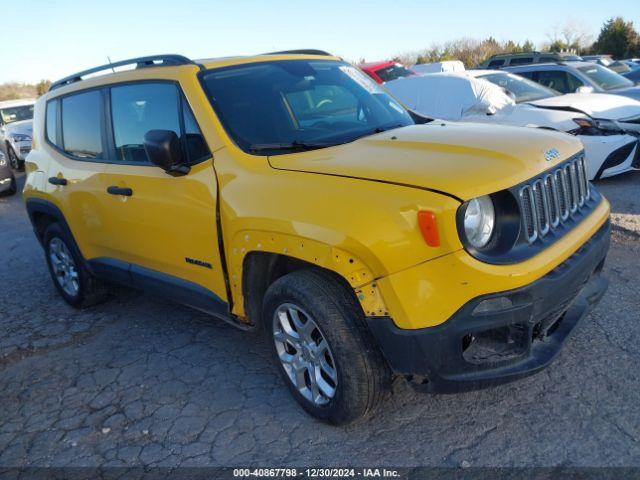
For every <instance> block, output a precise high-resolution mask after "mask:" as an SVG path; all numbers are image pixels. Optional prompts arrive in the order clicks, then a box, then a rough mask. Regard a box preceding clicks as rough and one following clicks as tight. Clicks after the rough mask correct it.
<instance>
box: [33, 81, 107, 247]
mask: <svg viewBox="0 0 640 480" xmlns="http://www.w3.org/2000/svg"><path fill="white" fill-rule="evenodd" d="M103 110H104V91H103V90H101V89H92V90H85V91H81V92H78V93H72V94H68V95H64V96H62V97H60V98H55V99H53V100H49V101H48V102H47V105H46V112H45V117H46V119H45V139H46V141H45V145H44V146H43V148H45V149H47V150H48V156H49V157H50V158H51V159H52V161H51V162H50V165H49V172H48V174H47V178H48V181H47V189H48V190H47V191H48V193H49V194H50V198H51V199H52V200H53V202H54V203H55V204H56V206H57V207H58V208H59V209H60V210H61V211H62V213H63V215H64V218H65V220H66V222H67V224H68V225H69V227H70V229H71V232H72V234H73V236H74V238H75V240H76V243H77V244H78V247H79V248H80V251H81V253H82V255H83V256H84V257H85V258H86V259H92V258H96V257H101V256H103V255H104V253H105V252H104V249H103V246H104V245H103V240H104V235H105V230H104V224H105V215H106V214H107V212H105V200H106V193H105V185H104V183H103V182H104V177H103V174H104V172H105V169H106V163H105V161H106V158H107V156H108V155H107V144H106V139H105V124H104V116H103Z"/></svg>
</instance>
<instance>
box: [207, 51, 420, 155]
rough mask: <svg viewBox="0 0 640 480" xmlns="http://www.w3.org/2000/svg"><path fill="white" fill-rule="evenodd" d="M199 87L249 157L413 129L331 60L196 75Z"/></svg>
mask: <svg viewBox="0 0 640 480" xmlns="http://www.w3.org/2000/svg"><path fill="white" fill-rule="evenodd" d="M202 82H203V85H204V87H205V89H206V91H207V93H208V96H209V99H210V101H211V104H212V105H213V108H214V109H215V111H216V113H217V115H218V117H219V118H220V120H221V122H222V123H223V125H224V127H225V129H226V130H227V132H228V133H229V135H230V136H231V137H232V138H233V140H234V141H235V142H236V144H237V145H238V146H239V147H240V148H242V149H243V150H244V151H246V152H248V153H252V154H257V155H271V154H274V155H275V154H278V153H287V152H290V151H293V150H305V149H312V148H322V147H328V146H332V145H337V144H341V143H347V142H351V141H354V140H356V139H358V138H361V137H364V136H366V135H372V134H374V133H379V132H382V131H384V130H389V129H391V128H397V127H401V126H405V125H410V124H413V123H414V121H413V120H412V118H411V116H410V115H409V114H408V112H407V111H406V110H405V109H404V108H402V107H401V106H400V105H399V104H398V103H397V102H396V101H395V100H393V99H392V98H391V97H390V96H389V95H387V94H386V93H384V92H383V91H382V89H380V87H378V85H377V84H376V83H374V82H373V81H372V80H371V79H369V77H367V76H366V75H365V74H363V73H362V72H361V71H360V70H358V69H357V68H355V67H353V66H351V65H348V64H346V63H343V62H338V61H328V60H285V61H273V62H260V63H251V64H243V65H235V66H232V67H225V68H218V69H213V70H209V71H207V72H204V73H203V74H202Z"/></svg>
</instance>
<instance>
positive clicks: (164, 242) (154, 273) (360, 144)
mask: <svg viewBox="0 0 640 480" xmlns="http://www.w3.org/2000/svg"><path fill="white" fill-rule="evenodd" d="M127 66H129V67H133V68H128V69H127ZM112 68H113V73H111V69H112ZM105 70H108V73H107V74H104V75H98V74H99V73H100V72H101V71H102V73H104V71H105ZM116 70H118V71H116ZM27 170H28V177H27V181H26V185H25V189H24V197H25V199H26V206H27V210H28V213H29V216H30V218H31V221H32V223H33V226H34V230H35V233H36V235H37V237H38V239H39V240H40V242H41V243H42V246H43V248H44V252H45V258H46V261H47V264H48V267H49V270H50V272H51V276H52V278H53V283H54V284H55V286H56V288H57V289H58V291H59V292H60V294H61V295H62V297H63V298H64V299H65V300H66V301H67V302H68V303H69V304H71V305H73V306H76V307H86V306H88V305H90V304H92V303H95V302H97V301H98V300H101V299H103V298H104V296H105V292H106V285H108V284H109V283H113V282H116V283H120V284H124V285H127V286H130V287H133V288H139V289H143V290H147V291H150V292H153V293H156V294H159V295H162V296H164V297H166V298H171V299H174V300H176V301H178V302H181V303H184V304H186V305H190V306H192V307H195V308H197V309H199V310H202V311H205V312H209V313H211V314H213V315H215V316H218V317H221V318H224V319H226V320H228V321H230V322H232V323H233V324H235V325H237V326H239V327H241V328H245V329H258V328H259V329H262V330H264V332H265V334H266V336H267V338H268V342H269V345H270V348H271V349H272V352H273V358H274V360H275V363H276V364H277V366H278V369H279V370H280V372H281V373H282V376H283V378H284V381H285V383H286V384H287V385H288V387H289V388H290V390H291V392H292V394H293V396H294V397H295V398H296V400H297V401H298V402H299V403H300V404H301V405H302V406H303V407H304V409H305V410H307V411H308V412H309V413H311V414H312V415H314V416H316V417H318V418H320V419H323V420H326V421H329V422H332V423H344V422H347V421H350V420H354V419H356V418H358V417H360V416H362V415H363V414H365V413H366V412H368V411H369V410H371V409H372V408H373V407H374V405H375V404H376V402H378V401H379V400H380V398H381V397H382V396H383V393H384V392H385V390H386V389H387V388H388V386H389V382H390V379H391V378H392V376H393V375H401V376H404V377H405V378H406V379H407V380H408V381H410V382H412V383H413V384H414V385H415V386H416V387H418V388H421V389H424V390H427V391H431V392H456V391H465V390H469V389H475V388H481V387H485V386H488V385H495V384H499V383H503V382H506V381H510V380H513V379H517V378H520V377H524V376H526V375H529V374H532V373H534V372H536V371H538V370H540V369H542V368H544V367H545V366H547V365H548V364H549V363H550V362H551V361H552V360H553V358H554V357H555V356H556V355H557V354H558V352H559V351H560V349H561V347H562V345H563V344H564V342H565V340H566V339H567V338H568V336H569V334H570V332H571V331H572V330H573V328H574V327H575V326H576V324H577V323H578V322H579V320H580V319H581V318H582V317H583V316H584V315H585V313H586V312H587V310H588V309H589V307H590V305H593V304H594V303H595V302H597V301H598V300H599V298H600V297H601V296H602V294H603V293H604V291H605V289H606V285H607V282H606V280H605V278H604V277H603V276H602V275H601V270H602V265H603V262H604V259H605V256H606V254H607V250H608V246H609V235H610V226H609V205H608V203H607V201H606V200H605V199H604V198H603V197H602V196H601V195H600V194H599V193H598V192H597V191H596V190H595V189H594V188H593V187H592V186H591V185H590V184H589V183H588V181H587V180H586V177H585V164H584V158H583V152H582V147H581V144H580V143H579V142H578V141H577V140H575V139H574V138H572V137H571V136H568V135H564V134H561V133H556V132H551V131H545V130H538V129H533V128H515V127H513V128H512V127H496V126H488V125H472V124H468V125H464V124H455V123H454V124H450V123H446V122H441V121H433V120H430V119H426V118H423V117H420V116H418V115H416V114H415V113H413V112H409V111H407V110H406V109H405V108H403V107H402V106H401V105H400V104H399V103H398V102H396V101H395V100H394V99H393V98H391V97H389V96H388V95H387V94H386V93H384V91H382V90H381V89H380V88H379V87H378V86H377V85H376V84H375V83H373V82H372V81H371V80H370V79H369V78H368V77H366V76H365V75H364V74H362V73H361V72H360V71H359V70H357V69H356V68H355V67H353V66H351V65H349V64H348V63H345V62H343V61H341V60H340V59H339V58H336V57H332V56H330V55H328V54H325V53H323V52H320V51H293V52H278V53H275V54H265V55H260V56H254V57H242V58H224V59H213V60H202V61H197V62H196V61H192V60H189V59H187V58H185V57H181V56H177V55H165V56H157V57H144V58H138V59H133V60H130V61H125V62H119V63H116V64H112V65H106V66H102V67H97V68H95V69H91V70H88V71H85V72H80V73H78V74H76V75H73V76H70V77H67V78H65V79H63V80H60V81H58V82H55V83H54V84H53V85H52V86H51V89H50V91H49V92H48V93H47V94H46V95H44V96H43V97H41V98H40V99H39V100H38V102H37V105H36V108H35V120H34V148H33V150H32V151H31V154H30V155H29V157H28V160H27Z"/></svg>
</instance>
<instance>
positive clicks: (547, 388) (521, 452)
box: [0, 172, 640, 467]
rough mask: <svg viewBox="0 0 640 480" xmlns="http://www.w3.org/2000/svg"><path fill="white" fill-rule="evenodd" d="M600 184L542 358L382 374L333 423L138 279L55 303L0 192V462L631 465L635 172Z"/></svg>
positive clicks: (637, 366) (249, 339)
mask: <svg viewBox="0 0 640 480" xmlns="http://www.w3.org/2000/svg"><path fill="white" fill-rule="evenodd" d="M600 187H601V190H602V191H603V192H604V193H605V195H607V196H608V197H609V198H610V199H611V201H612V204H613V212H614V213H615V215H614V220H615V224H614V227H615V229H614V234H613V239H612V245H611V252H610V254H609V259H608V262H607V265H606V273H607V274H608V276H609V278H610V281H611V284H610V288H609V291H608V292H607V294H606V295H605V297H604V298H603V300H602V302H601V303H600V305H599V306H598V307H597V309H596V310H595V311H594V312H593V313H592V314H591V315H589V316H588V317H587V318H586V319H585V320H584V321H583V324H582V327H581V328H580V330H579V331H577V332H576V334H575V335H574V336H573V338H572V339H571V340H570V341H569V342H568V344H567V345H566V347H565V349H564V351H563V352H562V354H561V355H560V357H559V358H558V359H557V360H556V361H555V362H554V363H553V364H552V365H551V367H550V368H548V369H547V370H545V371H543V372H542V373H540V374H538V375H536V376H533V377H530V378H528V379H525V380H521V381H519V382H517V383H513V384H509V385H505V386H502V387H498V388H492V389H489V390H483V391H479V392H473V393H465V394H459V395H442V396H433V395H425V394H418V393H415V392H414V391H413V390H412V389H411V388H410V387H408V386H407V385H406V384H405V383H404V382H403V381H398V382H396V383H395V384H394V388H393V394H392V395H391V396H390V398H389V399H388V401H387V402H386V403H384V404H383V406H382V408H380V409H378V410H377V411H376V412H375V413H374V414H373V415H371V416H370V417H368V418H366V419H365V420H364V421H361V422H359V423H356V424H353V425H350V426H348V427H345V428H336V427H331V426H327V425H324V424H321V423H318V422H316V421H314V420H313V419H311V418H310V417H308V416H307V415H306V414H304V413H303V411H302V410H301V409H300V408H299V407H298V406H297V405H296V404H295V403H294V401H293V400H292V398H291V397H290V395H289V393H288V392H287V390H286V388H285V386H284V384H283V383H282V381H281V380H280V378H279V377H278V375H277V372H276V370H275V368H274V367H273V366H272V364H271V363H270V360H269V358H268V355H267V349H266V348H265V346H264V345H263V343H262V341H261V340H260V338H259V337H257V336H256V335H252V334H248V333H246V332H241V331H238V330H236V329H234V328H233V327H230V326H228V325H226V324H225V323H223V322H221V321H218V320H216V319H214V318H210V317H208V316H205V315H203V314H200V313H198V312H196V311H193V310H190V309H188V308H185V307H181V306H179V305H176V304H173V303H169V302H167V301H165V300H163V299H159V298H155V297H152V296H148V295H144V294H140V293H137V292H127V291H120V292H119V293H118V295H117V296H116V297H115V298H113V299H112V300H111V301H109V302H107V303H104V304H102V305H99V306H97V307H94V308H92V309H90V310H86V311H77V310H74V309H72V308H70V307H67V306H66V305H65V304H64V303H63V301H62V299H61V298H60V297H59V296H58V294H57V293H56V291H55V290H54V287H53V285H52V283H51V281H50V278H49V275H48V273H47V271H46V267H45V263H44V259H43V254H42V251H41V249H40V247H39V245H38V243H37V242H36V239H35V237H34V235H33V233H32V231H31V227H30V225H29V222H28V219H27V216H26V213H25V210H24V207H23V204H22V201H21V199H20V196H19V195H17V196H15V197H12V198H0V245H1V247H0V248H1V250H0V251H1V252H2V254H1V257H0V259H1V260H0V466H3V467H7V466H57V467H62V466H111V465H115V466H141V465H145V466H156V465H161V466H203V465H214V466H220V465H224V466H232V465H240V466H244V465H248V464H249V465H254V466H255V465H260V466H269V465H270V466H285V465H291V466H305V465H315V466H327V465H334V466H344V465H350V466H372V465H390V466H391V465H393V466H398V467H401V466H423V465H429V466H459V465H467V462H468V463H469V464H471V465H472V466H533V465H535V466H560V465H561V466H638V465H640V410H639V405H640V341H639V339H640V300H639V288H638V271H640V228H639V227H638V219H639V218H640V172H637V173H635V174H628V175H624V176H622V177H619V178H616V179H612V180H607V181H604V182H601V183H600ZM634 229H635V230H634ZM463 462H464V463H463Z"/></svg>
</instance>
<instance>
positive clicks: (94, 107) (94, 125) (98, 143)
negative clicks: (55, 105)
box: [62, 90, 102, 159]
mask: <svg viewBox="0 0 640 480" xmlns="http://www.w3.org/2000/svg"><path fill="white" fill-rule="evenodd" d="M101 121H102V94H101V92H100V91H98V90H92V91H89V92H84V93H76V94H73V95H69V96H67V97H64V98H63V99H62V145H63V149H64V151H65V152H67V153H68V154H70V155H73V156H75V157H79V158H87V159H95V158H102V126H101Z"/></svg>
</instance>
